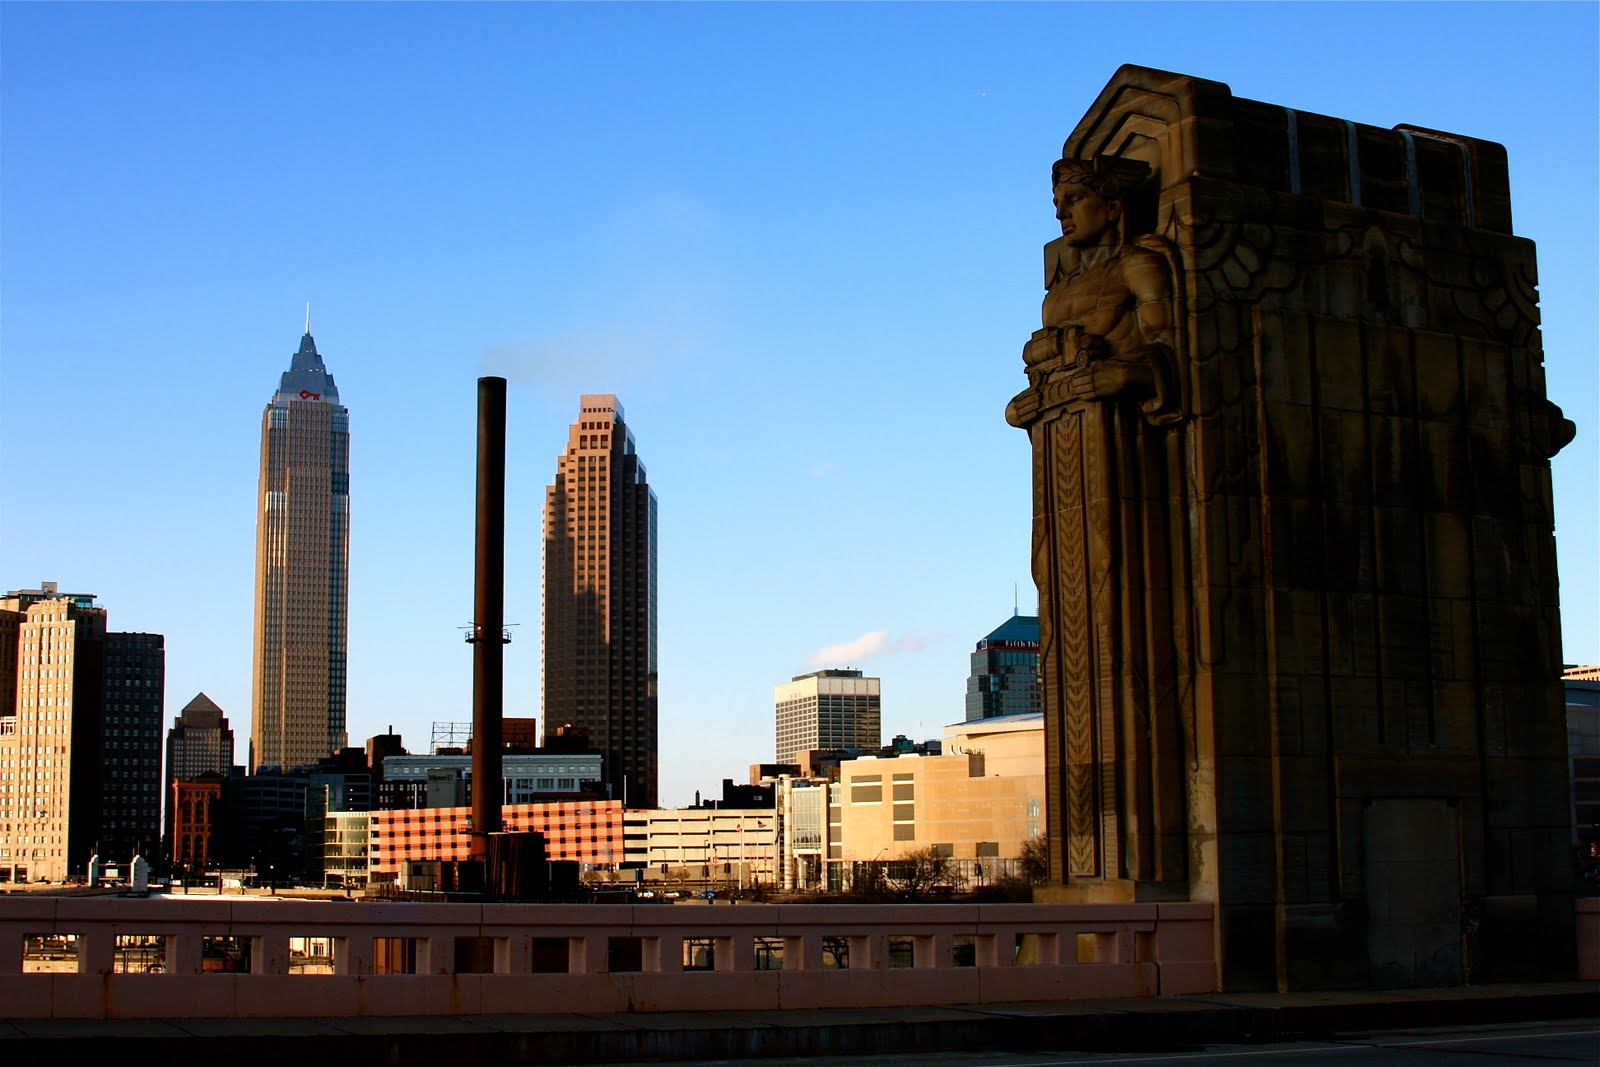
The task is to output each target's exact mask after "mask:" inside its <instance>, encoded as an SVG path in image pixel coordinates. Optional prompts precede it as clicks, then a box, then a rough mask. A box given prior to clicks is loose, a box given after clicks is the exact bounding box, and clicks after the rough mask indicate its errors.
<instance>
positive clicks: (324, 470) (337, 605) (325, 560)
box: [250, 321, 350, 773]
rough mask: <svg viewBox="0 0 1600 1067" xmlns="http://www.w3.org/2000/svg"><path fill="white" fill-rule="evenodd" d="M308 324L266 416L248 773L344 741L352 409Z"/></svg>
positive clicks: (290, 763) (322, 752)
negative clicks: (341, 396) (344, 401)
mask: <svg viewBox="0 0 1600 1067" xmlns="http://www.w3.org/2000/svg"><path fill="white" fill-rule="evenodd" d="M306 325H307V332H306V334H305V336H304V337H302V338H301V339H300V350H299V351H298V352H296V353H295V354H294V358H293V361H292V362H291V363H290V365H289V369H288V370H287V371H285V372H284V374H283V376H282V378H281V379H280V380H279V383H278V391H277V392H276V393H275V394H274V395H273V397H272V401H271V402H270V403H269V404H267V408H266V411H265V412H264V413H263V414H262V416H261V483H260V490H259V492H260V496H259V498H258V499H257V502H256V587H255V646H254V649H253V652H254V657H253V658H254V677H253V680H252V681H253V684H252V696H251V702H250V704H251V707H250V711H251V716H250V771H251V772H252V773H254V772H255V770H256V769H257V768H259V767H271V766H276V767H282V768H284V769H285V770H288V769H290V768H293V767H303V766H306V765H308V764H312V763H315V762H316V761H317V760H319V759H322V758H323V757H324V756H327V755H329V754H331V753H333V752H335V751H337V750H338V749H341V748H343V747H344V744H345V726H344V713H345V635H346V615H345V606H346V599H347V592H346V591H347V584H348V580H349V570H350V541H349V536H350V413H349V412H348V411H347V410H345V408H344V407H342V406H341V405H340V403H339V390H338V388H337V387H336V386H335V385H334V384H333V375H331V374H329V373H328V371H327V368H325V367H324V366H323V365H322V357H321V356H320V355H318V354H317V345H316V342H315V341H313V340H312V339H311V333H310V323H309V321H308V322H307V324H306Z"/></svg>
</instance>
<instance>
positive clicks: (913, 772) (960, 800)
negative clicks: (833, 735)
mask: <svg viewBox="0 0 1600 1067" xmlns="http://www.w3.org/2000/svg"><path fill="white" fill-rule="evenodd" d="M1044 803H1045V798H1044V723H1043V716H1042V715H1017V716H1000V717H996V718H992V719H979V720H973V721H970V722H963V723H959V724H957V725H956V726H952V727H950V728H949V730H947V731H946V740H945V754H942V755H915V754H905V755H900V756H896V757H893V758H881V757H867V758H862V759H854V760H847V761H845V762H844V763H841V764H840V766H839V773H838V781H837V782H835V783H834V784H832V785H831V786H830V789H829V804H828V828H827V829H828V845H827V856H826V859H825V861H824V862H825V870H826V880H827V884H828V887H829V888H830V889H844V888H848V887H849V886H850V885H851V883H852V882H853V881H854V878H855V872H856V871H857V869H858V868H859V866H860V865H864V864H879V863H892V862H894V861H896V860H898V859H900V858H902V857H904V856H905V855H906V854H908V853H911V852H915V851H919V850H922V849H932V850H933V851H934V853H935V854H936V855H939V856H943V857H946V858H948V859H949V860H950V861H951V865H950V872H951V879H952V882H953V883H954V884H955V885H958V886H962V885H972V884H979V883H982V882H985V881H994V880H996V879H999V878H1004V877H1010V876H1013V875H1017V874H1020V872H1021V857H1022V848H1023V845H1024V843H1025V842H1027V841H1029V840H1030V839H1032V838H1034V837H1037V836H1039V835H1040V834H1041V833H1042V832H1043V831H1044Z"/></svg>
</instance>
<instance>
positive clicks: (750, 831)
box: [623, 808, 778, 889]
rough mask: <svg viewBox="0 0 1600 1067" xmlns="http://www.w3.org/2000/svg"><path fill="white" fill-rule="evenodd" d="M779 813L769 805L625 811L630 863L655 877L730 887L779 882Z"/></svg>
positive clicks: (624, 827)
mask: <svg viewBox="0 0 1600 1067" xmlns="http://www.w3.org/2000/svg"><path fill="white" fill-rule="evenodd" d="M777 825H778V820H777V817H776V814H775V813H774V812H773V811H772V810H771V809H768V808H676V809H662V808H653V809H650V810H645V811H628V812H625V813H624V815H623V841H624V843H625V844H626V858H627V861H628V862H629V863H643V864H644V865H645V876H646V878H648V879H651V880H654V879H657V878H665V879H668V880H670V881H702V880H703V881H709V882H710V883H712V884H715V885H726V886H728V887H729V888H735V887H737V888H740V889H747V888H750V887H751V886H754V885H758V884H759V885H766V886H769V887H771V886H776V885H777V884H778V868H777V863H776V857H777V849H776V845H777Z"/></svg>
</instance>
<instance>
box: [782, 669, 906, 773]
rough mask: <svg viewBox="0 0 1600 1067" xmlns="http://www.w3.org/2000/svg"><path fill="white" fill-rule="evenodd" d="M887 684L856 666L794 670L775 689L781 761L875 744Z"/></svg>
mask: <svg viewBox="0 0 1600 1067" xmlns="http://www.w3.org/2000/svg"><path fill="white" fill-rule="evenodd" d="M882 702H883V683H882V681H881V680H880V679H877V678H865V677H862V674H861V672H860V671H856V670H825V671H813V672H811V673H810V674H800V675H796V676H795V677H794V678H793V679H791V680H790V681H787V682H784V683H783V684H782V685H779V686H777V687H776V688H775V689H774V690H773V703H774V705H775V706H776V716H775V718H776V721H777V731H776V732H777V757H776V758H777V762H779V763H794V762H795V761H797V760H798V759H800V758H801V757H802V756H803V755H804V754H805V753H807V752H810V751H811V750H813V749H841V748H842V749H851V748H877V747H878V745H879V744H880V743H881V741H880V739H881V737H882V728H881V726H880V718H881V715H882Z"/></svg>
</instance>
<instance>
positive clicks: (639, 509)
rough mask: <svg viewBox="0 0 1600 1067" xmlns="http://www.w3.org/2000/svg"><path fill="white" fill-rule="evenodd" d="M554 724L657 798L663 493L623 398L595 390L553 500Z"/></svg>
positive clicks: (638, 792)
mask: <svg viewBox="0 0 1600 1067" xmlns="http://www.w3.org/2000/svg"><path fill="white" fill-rule="evenodd" d="M544 722H545V731H546V735H547V737H548V736H549V734H550V732H551V731H553V730H555V729H557V728H559V727H561V726H564V725H566V724H571V725H574V726H578V727H581V728H582V729H584V730H586V731H588V734H589V739H590V741H591V742H592V743H593V744H594V746H595V747H596V748H598V749H600V751H601V752H603V753H604V754H605V774H606V780H607V781H608V782H609V783H610V784H611V795H612V796H613V797H614V798H615V799H618V800H622V801H625V802H626V803H627V804H628V806H630V807H654V806H655V804H656V496H655V493H653V492H651V490H650V487H649V485H647V484H646V483H645V473H644V465H643V464H642V463H640V462H639V457H638V455H637V453H636V452H635V451H634V444H633V434H632V433H630V432H629V430H628V427H627V425H626V424H625V423H624V422H623V417H622V405H620V404H618V403H617V398H616V397H615V396H611V395H609V394H602V395H585V396H584V397H583V398H582V401H581V412H580V413H579V415H578V420H577V421H576V422H574V423H573V424H572V426H571V428H570V429H569V430H568V432H567V450H566V452H565V453H563V454H562V456H561V458H560V459H558V460H557V461H556V477H555V481H554V482H553V483H552V484H551V485H550V486H549V488H548V489H546V490H545V507H544Z"/></svg>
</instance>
